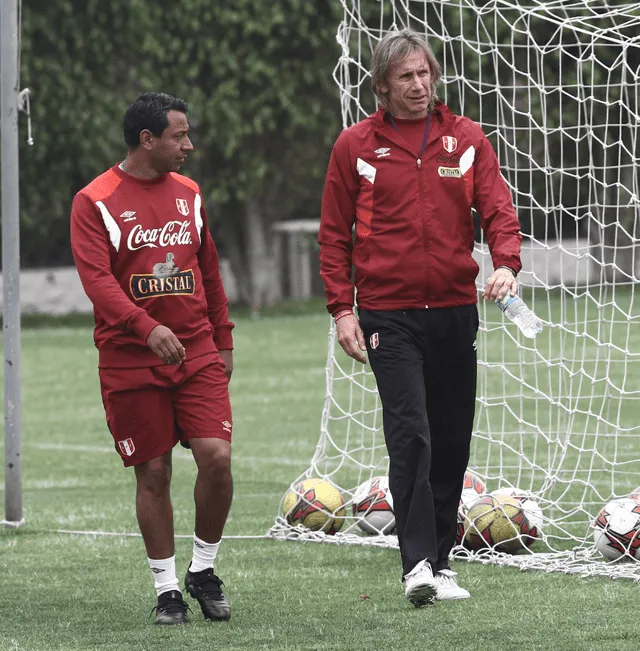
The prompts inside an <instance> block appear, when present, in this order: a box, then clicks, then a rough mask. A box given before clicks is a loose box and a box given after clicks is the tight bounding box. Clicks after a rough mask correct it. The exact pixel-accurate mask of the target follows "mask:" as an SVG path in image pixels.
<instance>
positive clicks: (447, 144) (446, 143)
mask: <svg viewBox="0 0 640 651" xmlns="http://www.w3.org/2000/svg"><path fill="white" fill-rule="evenodd" d="M442 146H443V147H444V148H445V151H448V152H449V153H450V154H451V153H452V152H454V151H455V150H456V149H457V148H458V139H457V138H454V137H453V136H442Z"/></svg>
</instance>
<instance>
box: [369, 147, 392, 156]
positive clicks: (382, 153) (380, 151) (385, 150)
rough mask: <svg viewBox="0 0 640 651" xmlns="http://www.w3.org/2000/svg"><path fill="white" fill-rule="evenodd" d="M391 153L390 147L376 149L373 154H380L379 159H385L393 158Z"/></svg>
mask: <svg viewBox="0 0 640 651" xmlns="http://www.w3.org/2000/svg"><path fill="white" fill-rule="evenodd" d="M390 151H391V149H390V148H389V147H380V149H376V150H375V151H374V152H373V153H374V154H378V158H383V157H384V156H391V154H390V153H389V152H390Z"/></svg>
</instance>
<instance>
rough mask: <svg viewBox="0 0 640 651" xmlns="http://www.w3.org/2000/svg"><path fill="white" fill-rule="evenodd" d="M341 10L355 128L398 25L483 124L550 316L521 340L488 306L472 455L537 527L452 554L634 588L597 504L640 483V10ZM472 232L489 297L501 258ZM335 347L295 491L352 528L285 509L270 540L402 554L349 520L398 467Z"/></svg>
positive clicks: (347, 99)
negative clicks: (340, 510) (535, 515)
mask: <svg viewBox="0 0 640 651" xmlns="http://www.w3.org/2000/svg"><path fill="white" fill-rule="evenodd" d="M342 4H343V7H344V20H343V22H342V23H341V25H340V27H339V30H338V34H337V39H338V42H339V44H340V48H341V56H340V58H339V61H338V64H337V66H336V68H335V72H334V77H335V81H336V83H337V84H338V86H339V88H340V96H341V108H342V116H343V122H344V126H345V127H347V126H350V125H351V124H353V123H355V122H357V121H359V120H361V119H363V118H364V117H365V116H366V115H368V114H369V113H371V112H372V111H373V110H375V108H376V106H375V104H374V100H373V96H372V93H371V91H370V80H369V73H368V70H369V64H370V59H371V52H372V49H373V48H374V47H375V45H376V43H377V42H378V40H379V38H380V36H381V35H382V34H384V33H385V32H386V31H387V30H388V29H391V28H394V27H395V28H402V27H411V28H413V29H416V30H417V31H419V32H421V33H424V34H426V36H427V37H428V39H429V42H430V44H431V46H432V48H433V49H434V52H435V54H436V57H437V59H438V60H439V61H440V63H441V65H442V69H443V84H442V86H441V88H440V90H439V94H440V97H441V99H442V100H443V101H445V103H447V104H448V106H449V107H450V108H451V109H452V111H454V112H456V113H461V114H463V115H465V116H467V117H470V118H471V119H473V120H475V121H477V122H479V123H480V124H481V125H482V127H483V129H484V131H485V133H486V134H487V136H488V137H489V139H490V140H491V142H492V144H493V146H494V148H495V150H496V152H497V153H498V156H499V159H500V163H501V168H502V171H503V175H504V177H505V179H506V181H507V183H508V185H509V187H510V189H511V192H512V196H513V200H514V204H515V207H516V209H517V212H518V215H519V218H520V222H521V225H522V231H523V234H524V241H523V246H522V261H523V271H522V272H521V274H520V276H519V283H520V293H521V295H522V296H523V297H524V298H525V300H526V301H527V303H528V304H529V305H530V307H532V309H533V310H534V311H535V312H536V313H537V314H538V316H539V317H540V318H541V319H542V320H543V322H544V323H545V329H544V331H543V333H542V334H540V335H538V337H537V338H536V339H535V340H533V341H532V340H528V339H524V338H523V337H522V336H521V335H520V334H519V332H518V331H517V329H516V328H515V327H514V326H513V325H512V324H510V323H509V322H507V321H505V320H504V318H503V316H502V313H501V312H500V310H499V309H498V308H497V307H496V306H495V305H493V304H487V303H485V302H484V301H480V303H479V311H480V320H481V327H480V332H479V334H478V359H479V368H478V394H477V405H476V421H475V428H474V434H475V436H474V442H473V444H472V457H471V461H470V468H473V469H474V471H475V472H476V473H478V475H480V476H481V478H482V479H483V480H484V482H485V483H486V485H487V489H488V490H489V491H491V490H494V489H498V488H504V487H517V489H519V490H520V491H522V492H526V493H527V494H528V495H529V496H530V497H533V499H534V500H535V501H536V502H537V504H538V505H539V506H540V508H541V510H542V518H543V520H542V526H541V527H540V528H541V532H542V533H541V534H539V540H538V541H537V542H536V543H535V544H534V545H533V546H532V547H531V548H529V547H527V548H526V549H524V550H523V551H522V552H521V553H519V554H502V553H496V552H495V551H494V552H492V551H491V550H485V551H480V552H470V551H469V550H465V549H464V548H462V547H457V548H456V549H455V553H456V554H457V555H458V556H460V557H463V558H471V559H474V560H481V561H483V562H498V563H503V564H510V565H514V564H515V565H519V566H521V567H536V568H546V569H553V570H561V571H565V572H575V573H585V574H606V575H611V576H627V577H632V578H635V579H639V580H640V564H638V563H634V562H626V563H625V562H623V561H624V560H628V557H629V554H626V555H625V557H623V559H622V561H620V560H617V561H605V560H604V559H603V556H602V555H601V554H600V553H599V552H598V551H597V550H596V549H595V548H594V546H593V539H594V538H593V531H594V529H593V522H594V518H595V517H596V516H597V514H598V513H599V512H600V510H601V508H602V507H603V506H604V504H605V503H606V502H608V501H609V500H611V499H613V498H618V497H622V496H626V495H628V494H629V493H630V492H631V491H632V490H633V489H635V488H637V487H638V485H639V484H640V442H639V440H640V436H639V435H640V327H639V322H640V301H639V299H638V297H637V295H636V294H637V291H638V289H639V288H640V286H639V285H638V280H639V276H640V273H639V270H640V257H639V252H640V248H639V237H640V199H639V197H640V189H639V181H638V162H639V160H640V140H639V129H638V125H639V124H640V110H639V99H638V97H639V92H638V91H639V88H638V86H639V77H640V47H639V45H640V36H639V34H640V9H638V4H637V3H631V2H615V1H611V0H610V1H600V0H581V1H576V0H574V1H551V2H521V3H517V2H507V1H501V0H496V1H492V2H480V3H477V2H468V1H466V0H451V1H444V0H441V1H437V0H430V1H429V2H425V1H422V0H380V1H379V2H372V1H371V0H366V1H365V0H363V2H359V1H356V0H351V1H349V2H348V1H347V0H343V2H342ZM476 221H477V220H476ZM477 233H478V237H477V242H476V247H475V252H474V257H475V258H476V260H477V261H478V263H479V265H480V273H479V275H478V289H479V290H480V288H481V286H482V283H483V281H484V280H485V279H486V278H487V277H488V276H489V275H490V273H491V271H492V265H491V259H490V256H489V252H488V248H487V246H486V244H485V242H484V240H483V237H482V234H481V232H480V230H479V229H477ZM328 350H329V355H328V360H327V373H326V387H327V393H326V402H325V407H324V411H323V414H322V420H321V428H320V439H319V442H318V445H317V448H316V452H315V455H314V457H313V459H312V460H311V463H310V466H309V468H308V470H307V471H306V472H305V473H304V475H303V476H301V477H299V478H296V479H295V480H294V481H292V487H295V485H296V483H297V482H298V481H300V480H302V479H304V478H309V477H318V478H323V479H326V480H327V481H329V482H330V483H331V484H332V485H334V486H335V487H337V488H338V489H339V491H340V492H341V494H342V496H343V498H344V500H345V502H346V506H347V510H346V517H344V518H342V519H341V520H340V523H341V528H340V531H339V532H338V533H336V534H328V533H324V532H323V531H316V532H311V531H309V530H308V529H306V528H305V527H304V526H303V525H302V524H300V523H296V522H295V521H294V522H293V524H295V525H296V526H292V525H291V524H289V522H288V520H287V519H286V518H284V517H282V516H283V513H282V511H281V513H280V514H279V516H278V517H277V519H276V523H275V525H274V527H273V528H272V529H271V531H270V535H272V536H273V537H275V538H285V539H289V538H294V539H305V540H321V541H327V542H332V543H338V544H339V543H357V544H365V545H383V546H397V539H396V538H395V537H394V536H392V535H380V536H370V535H366V534H365V532H363V531H362V529H361V527H359V526H358V522H357V520H356V519H355V518H353V517H352V509H351V506H352V504H353V500H354V494H355V492H356V489H357V487H358V486H360V485H361V484H362V483H363V482H365V481H366V480H369V479H370V478H371V477H375V476H384V475H386V473H387V470H388V459H387V456H386V448H385V445H384V436H383V433H382V415H381V409H380V403H379V400H378V395H377V391H376V386H375V380H374V378H373V376H372V374H371V373H370V371H369V370H368V369H367V368H366V367H361V366H360V365H359V364H357V363H355V362H352V361H351V360H350V359H349V358H347V357H346V356H345V355H344V353H343V352H342V351H341V349H340V347H339V345H337V342H336V340H335V332H334V330H333V328H332V327H331V328H330V332H329V347H328ZM298 492H300V491H298ZM301 499H302V501H303V502H305V503H307V502H310V500H309V499H308V498H306V499H305V497H304V495H303V496H302V497H301ZM320 506H321V504H320ZM289 520H291V518H289ZM632 520H633V518H632ZM634 522H635V520H634ZM632 525H633V527H636V528H637V524H633V522H632ZM633 527H632V528H633ZM634 531H635V529H634ZM626 535H627V537H629V536H631V537H633V535H635V534H633V532H631V533H627V534H626Z"/></svg>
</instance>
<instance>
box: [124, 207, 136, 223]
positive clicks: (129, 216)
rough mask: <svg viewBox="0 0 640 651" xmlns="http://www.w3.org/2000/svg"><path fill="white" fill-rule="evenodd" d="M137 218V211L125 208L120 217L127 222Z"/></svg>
mask: <svg viewBox="0 0 640 651" xmlns="http://www.w3.org/2000/svg"><path fill="white" fill-rule="evenodd" d="M135 218H136V211H135V210H125V211H124V212H123V213H122V214H121V215H120V219H122V220H123V221H125V222H130V221H133V220H134V219H135Z"/></svg>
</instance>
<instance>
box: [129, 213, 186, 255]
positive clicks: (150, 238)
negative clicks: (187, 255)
mask: <svg viewBox="0 0 640 651" xmlns="http://www.w3.org/2000/svg"><path fill="white" fill-rule="evenodd" d="M189 224H191V222H190V221H188V220H186V221H183V222H181V221H177V220H175V221H171V222H167V223H166V224H165V225H164V226H163V227H162V228H142V226H141V225H140V224H136V225H135V226H134V227H133V228H132V229H131V232H130V233H129V237H128V238H127V246H128V247H129V250H130V251H137V250H138V249H144V248H145V247H146V246H149V247H151V248H153V249H157V248H158V247H165V246H182V245H185V244H191V243H192V239H191V233H190V232H189Z"/></svg>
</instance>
